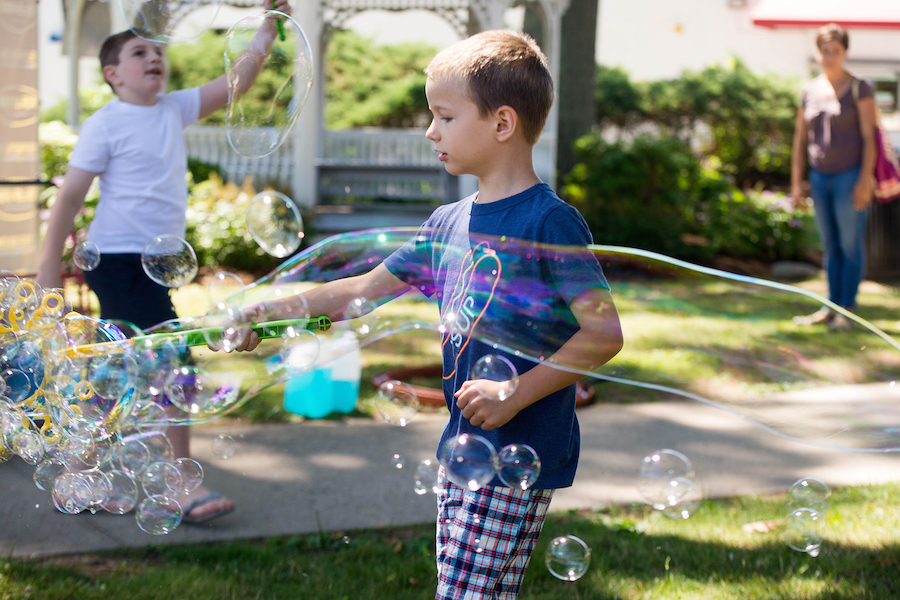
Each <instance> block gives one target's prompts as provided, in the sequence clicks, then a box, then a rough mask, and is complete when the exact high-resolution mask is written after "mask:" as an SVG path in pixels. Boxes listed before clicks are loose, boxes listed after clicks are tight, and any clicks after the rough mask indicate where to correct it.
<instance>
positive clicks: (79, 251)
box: [72, 240, 100, 271]
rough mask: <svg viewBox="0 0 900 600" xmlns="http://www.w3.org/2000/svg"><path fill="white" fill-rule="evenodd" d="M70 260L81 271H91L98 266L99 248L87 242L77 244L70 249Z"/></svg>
mask: <svg viewBox="0 0 900 600" xmlns="http://www.w3.org/2000/svg"><path fill="white" fill-rule="evenodd" d="M72 260H73V261H74V262H75V265H76V266H77V267H78V268H79V269H81V270H82V271H93V270H94V269H96V268H97V266H98V265H99V264H100V248H98V247H97V244H95V243H94V242H90V241H87V240H85V241H83V242H78V243H77V244H75V247H74V248H73V249H72Z"/></svg>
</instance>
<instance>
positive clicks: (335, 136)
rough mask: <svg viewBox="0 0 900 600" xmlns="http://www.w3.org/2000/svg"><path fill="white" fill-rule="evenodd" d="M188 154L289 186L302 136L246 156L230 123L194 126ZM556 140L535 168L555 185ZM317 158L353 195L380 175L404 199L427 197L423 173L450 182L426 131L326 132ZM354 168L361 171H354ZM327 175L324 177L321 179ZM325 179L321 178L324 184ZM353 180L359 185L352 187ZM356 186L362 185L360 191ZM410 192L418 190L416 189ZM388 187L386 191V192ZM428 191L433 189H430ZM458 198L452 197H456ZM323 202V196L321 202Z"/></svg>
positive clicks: (544, 141) (232, 174)
mask: <svg viewBox="0 0 900 600" xmlns="http://www.w3.org/2000/svg"><path fill="white" fill-rule="evenodd" d="M184 134H185V135H184V137H185V143H186V145H187V153H188V156H190V157H191V158H196V159H199V160H202V161H203V162H206V163H210V164H214V165H217V166H218V167H219V169H220V170H221V171H222V175H223V176H224V177H225V179H227V180H229V181H234V182H236V183H239V184H240V183H242V182H243V181H244V179H245V178H246V177H247V176H253V177H254V180H255V181H256V182H257V183H259V182H263V183H270V182H272V181H278V182H280V183H281V184H282V185H289V184H290V183H291V182H292V181H293V179H292V175H293V161H294V144H297V143H301V140H300V138H298V137H296V136H288V138H287V139H286V140H285V142H284V143H283V144H282V145H281V146H280V147H279V148H278V149H277V150H276V151H275V152H273V153H272V154H270V155H268V156H264V157H262V158H246V157H244V156H241V155H239V154H237V153H236V152H234V151H233V150H232V149H231V147H230V146H229V145H228V139H227V138H226V135H225V128H224V127H208V126H194V127H189V128H187V129H186V130H185V132H184ZM552 148H553V145H552V138H551V137H550V136H549V135H547V134H545V135H544V136H542V137H541V140H540V141H539V142H538V144H537V145H536V146H535V148H534V166H535V170H536V171H537V174H538V176H539V177H540V178H541V179H542V180H544V181H546V182H548V183H550V184H551V185H554V184H555V177H554V165H553V155H552ZM318 156H319V158H318V159H317V161H316V164H317V166H318V167H319V168H320V171H321V173H324V172H326V171H330V173H331V175H330V179H329V183H328V186H327V187H328V193H338V195H340V190H341V189H345V188H346V189H347V190H348V193H347V195H362V194H359V193H358V189H359V187H358V186H359V183H360V181H359V180H360V178H366V177H371V175H372V173H377V176H378V178H379V180H381V184H379V185H380V186H381V187H379V188H378V189H379V190H382V193H388V194H390V193H395V194H396V195H397V199H398V200H404V199H408V200H416V199H421V198H422V194H423V192H422V189H423V184H419V183H411V181H412V179H418V180H419V181H422V180H423V176H425V177H426V180H427V181H429V182H430V185H431V186H432V187H433V189H435V188H440V189H441V193H443V190H444V189H445V188H444V186H442V185H438V184H437V182H438V181H439V180H440V179H441V176H442V174H443V171H444V170H443V166H442V165H441V163H440V162H439V161H438V160H437V157H436V155H435V152H434V145H433V143H432V142H431V141H429V140H428V139H427V138H425V135H424V131H422V130H403V129H348V130H341V131H326V132H325V134H324V139H323V140H322V148H321V149H320V151H319V152H318ZM354 169H357V170H358V173H354ZM335 177H338V178H339V177H346V178H347V182H346V185H344V186H341V185H337V183H338V182H336V181H334V179H335ZM320 179H321V177H320ZM468 179H469V178H465V177H464V178H461V181H460V184H459V189H458V192H457V193H458V194H459V195H460V196H465V195H467V194H468V193H471V192H473V191H474V187H473V186H474V182H472V181H469V180H468ZM321 183H322V182H320V184H321ZM351 183H356V185H353V186H351V185H350V184H351ZM319 188H320V190H321V188H322V186H321V185H319ZM352 188H356V189H357V191H356V192H354V191H353V190H352ZM334 190H336V192H334ZM410 190H415V191H414V192H413V191H410ZM385 191H386V192H385ZM426 195H427V192H426ZM452 199H455V198H447V199H445V200H452ZM317 203H321V198H320V199H319V200H318V201H317Z"/></svg>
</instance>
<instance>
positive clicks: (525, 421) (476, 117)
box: [245, 31, 622, 600]
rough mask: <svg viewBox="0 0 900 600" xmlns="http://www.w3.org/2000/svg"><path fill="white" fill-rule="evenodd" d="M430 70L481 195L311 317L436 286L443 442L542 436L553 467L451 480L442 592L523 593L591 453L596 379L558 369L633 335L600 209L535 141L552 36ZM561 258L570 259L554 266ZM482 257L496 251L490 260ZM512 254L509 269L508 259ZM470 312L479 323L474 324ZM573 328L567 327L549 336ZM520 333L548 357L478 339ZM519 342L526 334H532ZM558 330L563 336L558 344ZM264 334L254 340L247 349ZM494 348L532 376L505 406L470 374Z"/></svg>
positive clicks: (440, 212) (441, 536)
mask: <svg viewBox="0 0 900 600" xmlns="http://www.w3.org/2000/svg"><path fill="white" fill-rule="evenodd" d="M426 73H427V75H428V78H427V82H426V84H425V94H426V96H427V97H428V104H429V108H430V110H431V112H432V113H433V115H434V119H433V121H432V123H431V125H430V126H429V128H428V131H427V132H426V134H425V135H426V137H427V138H428V139H429V140H431V141H432V142H434V146H435V151H436V152H438V155H439V160H441V161H442V162H443V163H444V165H445V168H446V169H447V171H448V172H449V173H451V174H453V175H462V174H471V175H475V176H477V177H478V192H477V193H476V194H474V195H473V196H471V197H469V198H466V199H464V200H461V201H459V202H456V203H453V204H450V205H446V206H442V207H440V208H438V209H437V210H436V211H435V212H434V213H433V214H432V216H431V217H430V218H429V219H428V221H427V222H426V223H425V225H424V226H423V228H422V229H421V231H420V235H417V236H416V238H415V239H414V240H411V241H410V242H409V243H407V244H406V245H404V246H403V247H402V248H400V249H399V250H397V251H396V252H395V253H393V254H392V255H391V256H389V257H388V258H387V259H386V260H385V261H384V262H383V263H382V264H380V265H378V266H376V267H375V268H374V269H372V270H371V271H369V272H368V273H366V274H364V275H360V276H356V277H349V278H345V279H340V280H335V281H332V282H329V283H326V284H324V285H321V286H319V287H317V288H314V289H313V290H311V291H309V292H306V293H304V295H303V297H304V298H305V300H306V302H307V304H308V308H309V311H310V313H311V314H313V315H326V316H330V317H332V318H333V319H340V318H342V317H343V314H342V313H343V311H344V309H345V308H346V307H347V306H348V304H349V303H350V302H351V301H352V300H354V299H357V298H362V297H365V298H368V299H370V300H374V301H375V302H383V301H387V300H389V299H391V298H394V297H397V296H399V295H401V294H403V293H405V292H406V291H409V290H410V289H411V287H414V288H416V289H419V290H421V291H423V292H425V293H426V294H427V295H434V296H436V298H437V300H438V304H439V306H440V310H441V315H442V319H443V321H442V323H443V324H445V325H446V327H445V328H443V329H442V334H441V335H442V347H443V371H444V396H445V398H446V400H447V407H448V409H449V410H450V418H449V419H448V422H447V425H446V427H445V429H444V432H443V435H442V437H441V444H442V445H443V444H444V443H445V442H446V441H447V440H448V439H450V438H451V437H453V436H456V435H459V434H461V433H471V434H478V435H480V436H483V437H484V438H486V439H487V440H488V441H490V442H491V443H492V444H493V445H494V447H495V448H497V449H500V448H502V447H503V446H506V445H507V444H511V443H515V444H528V445H530V446H531V447H532V448H534V449H535V451H536V452H537V454H538V456H539V457H540V459H541V462H542V470H541V474H540V477H539V478H538V479H537V481H536V482H535V483H534V485H533V486H532V487H531V488H529V489H527V490H522V489H519V488H510V487H505V486H504V484H503V483H502V482H501V481H500V480H499V479H498V478H495V479H494V480H493V481H491V482H490V484H489V485H487V486H484V487H482V488H480V489H478V490H476V491H471V490H469V489H466V488H461V487H459V486H457V485H456V484H454V483H452V482H450V481H448V480H447V479H446V477H445V476H444V477H442V482H441V491H440V493H439V494H438V517H437V527H438V530H437V565H438V588H437V593H436V596H435V597H436V598H437V599H438V600H446V599H450V598H454V599H455V598H492V599H493V598H504V599H508V598H515V597H516V595H517V594H518V592H519V588H520V586H521V583H522V578H523V576H524V573H525V568H526V567H527V565H528V561H529V559H530V558H531V554H532V552H533V550H534V545H535V542H536V541H537V538H538V535H539V534H540V530H541V527H542V525H543V521H544V516H545V515H546V511H547V507H548V505H549V502H550V499H551V497H552V494H553V490H554V489H556V488H561V487H567V486H570V485H572V482H573V479H574V476H575V467H576V465H577V461H578V452H579V444H580V438H579V430H578V421H577V419H576V417H575V383H576V382H577V381H578V380H579V379H581V377H582V375H581V374H579V373H573V372H570V371H568V370H563V369H559V368H556V367H553V366H551V365H550V364H549V363H556V364H558V365H562V366H565V367H574V368H576V369H577V370H581V371H593V370H594V369H597V368H598V367H600V366H601V365H603V364H604V363H606V362H607V361H609V360H610V359H611V358H612V357H613V356H615V355H616V354H617V353H618V352H619V350H620V349H621V347H622V333H621V328H620V325H619V319H618V315H617V313H616V309H615V307H614V305H613V301H612V298H611V296H610V293H609V286H608V285H607V282H606V279H605V277H604V275H603V272H602V270H601V268H600V265H599V264H598V263H597V260H596V259H595V258H594V256H593V254H592V253H591V252H590V250H589V249H587V248H586V247H587V246H588V245H589V244H591V243H592V240H591V235H590V231H589V230H588V227H587V225H586V224H585V222H584V219H583V218H582V217H581V215H580V214H579V213H578V212H577V211H576V210H575V209H574V208H572V207H571V206H569V205H568V204H566V203H565V202H563V201H562V200H560V199H559V197H557V195H556V194H555V193H554V192H553V190H552V189H551V188H550V187H549V186H548V185H546V184H545V183H542V182H541V181H540V179H539V178H538V176H537V175H536V173H535V171H534V167H533V164H532V148H533V146H534V144H535V143H536V142H537V140H538V137H539V136H540V133H541V130H542V129H543V127H544V124H545V123H546V120H547V116H548V114H549V112H550V106H551V105H552V103H553V81H552V77H551V75H550V72H549V69H548V67H547V60H546V58H545V57H544V55H543V53H542V52H541V50H540V48H538V46H537V44H535V43H534V41H533V40H532V39H531V38H529V37H527V36H525V35H523V34H519V33H514V32H510V31H487V32H483V33H480V34H477V35H474V36H472V37H470V38H467V39H465V40H462V41H461V42H458V43H456V44H454V45H452V46H450V47H449V48H447V49H445V50H443V51H442V52H440V53H439V54H438V55H437V56H436V57H435V58H434V60H433V61H432V62H431V63H430V64H429V66H428V68H427V69H426ZM504 236H505V238H504ZM504 240H505V241H504ZM513 243H514V244H516V245H517V246H516V247H517V248H518V247H520V245H519V244H521V243H525V244H526V246H528V244H531V246H530V247H531V248H533V252H525V253H522V252H514V251H512V250H511V249H510V248H509V247H507V244H513ZM491 244H493V245H494V246H495V248H490V246H491ZM563 247H565V248H566V249H565V250H562V249H561V248H563ZM553 248H556V250H555V251H554V250H552V249H553ZM578 248H580V249H583V251H578V250H577V249H578ZM548 249H549V250H548ZM553 252H556V254H555V257H556V258H557V259H559V258H560V256H563V257H564V258H565V260H554V255H553ZM541 253H544V254H543V255H541ZM529 254H531V257H530V258H529ZM510 257H512V259H510ZM539 257H540V258H541V260H538V258H539ZM481 258H486V259H487V260H486V262H482V263H481V265H479V264H477V263H479V262H481V261H480V259H481ZM501 260H503V261H505V262H503V264H502V274H501V273H500V269H499V268H497V267H499V264H495V263H498V261H501ZM484 264H487V270H486V271H483V273H481V274H482V275H486V277H484V278H480V276H479V275H478V274H474V273H475V272H476V271H477V270H479V269H482V268H483V267H482V265H484ZM492 265H493V266H492ZM473 274H474V275H473ZM492 274H493V275H496V278H495V279H493V280H491V275H492ZM479 280H480V281H481V282H482V283H481V284H479ZM473 281H474V282H475V283H474V284H473V283H472V282H473ZM484 281H487V282H488V285H484V284H483V282H484ZM531 282H534V283H533V285H532V283H531ZM479 285H480V287H481V288H482V289H476V288H477V287H478V286H479ZM485 287H488V288H490V289H483V288H485ZM536 289H541V290H553V293H552V297H551V296H550V295H548V294H543V293H542V294H541V297H540V301H539V302H533V303H532V304H533V306H531V307H528V306H526V305H527V304H528V303H527V302H522V303H519V304H518V305H517V306H522V307H523V309H522V310H523V311H525V312H529V311H530V312H529V316H528V317H525V318H523V317H522V316H521V315H522V313H521V312H518V311H517V310H510V308H509V305H510V304H514V305H516V302H515V300H516V299H517V298H520V299H523V300H534V299H535V298H534V290H536ZM498 298H502V299H504V300H498ZM297 303H298V301H297V300H295V299H279V300H275V301H273V302H271V303H264V304H261V305H257V306H255V307H251V308H250V309H249V311H248V317H249V318H250V319H251V320H252V321H265V320H269V319H274V318H279V317H283V316H284V315H288V314H292V313H295V312H296V309H297V308H301V307H295V306H294V304H297ZM466 311H468V313H469V314H468V316H474V317H475V318H465V319H463V318H461V315H463V314H465V313H466ZM451 315H455V317H453V316H451ZM539 315H543V316H544V317H543V321H542V322H541V324H540V325H538V324H537V321H535V318H537V316H539ZM492 321H493V322H492ZM560 323H561V324H562V325H561V327H562V329H563V331H564V334H563V335H560V334H559V332H558V331H554V332H553V333H552V334H549V333H548V330H549V329H551V328H552V329H556V328H558V327H560ZM498 328H499V329H498ZM504 328H506V329H507V330H515V329H516V328H519V329H521V330H523V331H524V330H526V329H529V328H533V329H534V332H533V335H531V337H530V339H533V340H534V342H535V347H532V348H528V351H529V353H531V354H532V355H534V356H541V357H546V360H545V361H544V362H541V363H536V362H533V361H530V360H527V359H525V358H523V357H521V356H518V355H516V353H514V352H512V353H510V352H502V351H498V350H497V349H494V347H493V345H492V344H491V345H489V344H485V343H484V342H482V341H481V340H479V339H478V337H479V332H481V333H482V336H481V337H482V338H484V337H485V336H484V335H483V334H484V332H485V331H491V330H493V331H501V332H502V331H503V329H504ZM522 335H525V334H522ZM488 337H489V336H488ZM516 337H518V338H519V339H523V338H522V337H521V335H520V334H519V333H518V332H517V333H516ZM551 338H552V339H554V340H559V342H558V343H552V342H551V343H549V344H547V343H545V342H546V341H547V340H548V339H551ZM526 339H527V336H526ZM257 343H258V340H257V339H256V338H255V336H251V338H250V339H249V340H248V342H247V343H246V348H245V349H252V348H253V347H255V345H256V344H257ZM537 345H542V346H549V347H541V348H537V347H536V346H537ZM487 354H502V355H504V356H505V357H506V358H508V359H509V360H510V361H512V362H513V363H514V364H515V366H516V367H517V370H518V372H519V374H520V375H519V383H518V387H517V389H516V391H515V392H514V393H512V395H510V396H509V397H507V398H505V399H504V400H503V401H498V400H494V399H492V398H491V397H489V396H486V395H484V394H483V393H482V392H487V393H488V394H490V396H493V397H496V394H494V393H492V392H493V390H491V389H490V388H491V387H492V386H494V387H499V386H502V385H504V384H503V383H501V382H490V381H486V380H480V381H477V382H476V381H472V380H470V379H469V377H470V373H472V367H473V366H474V364H475V363H476V361H478V359H479V358H481V357H482V356H485V355H487ZM479 390H481V391H479Z"/></svg>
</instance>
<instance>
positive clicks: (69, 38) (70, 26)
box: [64, 0, 85, 128]
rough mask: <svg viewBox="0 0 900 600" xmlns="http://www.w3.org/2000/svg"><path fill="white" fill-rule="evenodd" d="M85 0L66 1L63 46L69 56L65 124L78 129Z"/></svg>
mask: <svg viewBox="0 0 900 600" xmlns="http://www.w3.org/2000/svg"><path fill="white" fill-rule="evenodd" d="M84 2H85V0H66V32H65V33H66V35H65V37H64V44H65V50H66V53H67V54H68V55H69V101H68V103H66V123H68V124H69V126H70V127H73V128H77V127H78V115H79V113H80V110H81V107H80V106H79V101H78V59H79V50H80V47H81V14H82V13H83V12H84Z"/></svg>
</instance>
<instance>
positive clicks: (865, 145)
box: [853, 98, 877, 210]
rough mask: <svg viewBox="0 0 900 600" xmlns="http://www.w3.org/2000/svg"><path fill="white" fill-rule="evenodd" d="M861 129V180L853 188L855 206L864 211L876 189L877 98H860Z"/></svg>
mask: <svg viewBox="0 0 900 600" xmlns="http://www.w3.org/2000/svg"><path fill="white" fill-rule="evenodd" d="M857 107H858V109H859V129H860V135H861V136H862V165H861V166H860V169H859V179H858V180H857V181H856V185H855V186H854V187H853V205H854V206H855V207H856V210H864V209H865V208H866V207H867V206H869V203H870V202H872V194H873V193H874V188H875V176H874V173H875V158H876V157H877V150H876V148H875V120H876V116H875V98H860V100H859V103H858V106H857Z"/></svg>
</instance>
